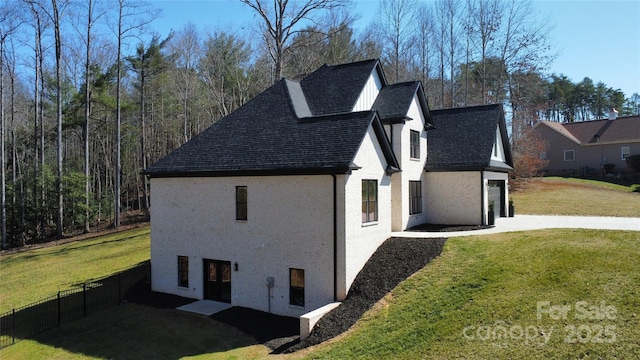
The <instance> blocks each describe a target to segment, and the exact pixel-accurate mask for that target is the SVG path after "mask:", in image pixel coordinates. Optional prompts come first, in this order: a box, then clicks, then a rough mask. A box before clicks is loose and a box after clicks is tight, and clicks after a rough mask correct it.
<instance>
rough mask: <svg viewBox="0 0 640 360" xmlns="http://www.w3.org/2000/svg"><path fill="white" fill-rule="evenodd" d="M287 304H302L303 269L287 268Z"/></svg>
mask: <svg viewBox="0 0 640 360" xmlns="http://www.w3.org/2000/svg"><path fill="white" fill-rule="evenodd" d="M289 304H291V305H296V306H304V270H302V269H291V268H290V269H289Z"/></svg>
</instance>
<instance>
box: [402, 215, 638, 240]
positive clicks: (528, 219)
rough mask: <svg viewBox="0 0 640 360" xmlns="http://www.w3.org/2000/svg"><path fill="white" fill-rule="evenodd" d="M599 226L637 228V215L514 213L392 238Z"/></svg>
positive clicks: (622, 228)
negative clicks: (486, 222)
mask: <svg viewBox="0 0 640 360" xmlns="http://www.w3.org/2000/svg"><path fill="white" fill-rule="evenodd" d="M556 228H563V229H603V230H633V231H640V218H629V217H610V216H555V215H554V216H550V215H516V216H515V217H512V218H497V219H496V226H494V227H492V228H490V229H482V230H471V231H451V232H417V231H415V232H411V231H404V232H394V233H392V234H391V235H392V236H394V237H414V238H415V237H424V238H433V237H454V236H471V235H483V234H495V233H502V232H510V231H526V230H538V229H556Z"/></svg>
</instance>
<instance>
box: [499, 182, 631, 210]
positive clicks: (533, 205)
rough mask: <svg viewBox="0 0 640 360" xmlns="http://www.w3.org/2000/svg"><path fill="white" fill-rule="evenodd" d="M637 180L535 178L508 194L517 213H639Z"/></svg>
mask: <svg viewBox="0 0 640 360" xmlns="http://www.w3.org/2000/svg"><path fill="white" fill-rule="evenodd" d="M638 189H640V184H635V185H633V186H622V185H617V184H611V183H607V182H603V181H596V180H586V179H574V178H560V177H548V178H536V179H532V180H530V181H529V182H528V183H527V184H526V186H524V187H523V188H522V189H519V190H518V191H513V192H512V193H511V194H509V196H510V198H511V199H512V200H513V201H514V205H515V209H516V213H517V214H535V215H580V216H622V217H640V192H639V190H638Z"/></svg>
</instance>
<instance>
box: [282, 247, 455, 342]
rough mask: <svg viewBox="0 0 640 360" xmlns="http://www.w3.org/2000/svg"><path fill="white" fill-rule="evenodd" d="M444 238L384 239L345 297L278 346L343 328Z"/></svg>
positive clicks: (426, 260)
mask: <svg viewBox="0 0 640 360" xmlns="http://www.w3.org/2000/svg"><path fill="white" fill-rule="evenodd" d="M445 241H446V239H445V238H436V239H412V238H391V239H389V240H387V241H386V242H384V243H383V244H382V245H381V246H380V247H379V248H378V250H377V251H376V252H375V253H374V254H373V256H371V258H370V259H369V261H368V262H367V263H366V264H365V266H364V268H363V269H362V271H360V273H359V274H358V276H357V277H356V279H355V280H354V282H353V284H352V285H351V289H350V290H349V293H348V294H347V298H346V299H345V300H344V301H343V302H342V304H340V306H338V307H337V308H335V309H334V310H333V311H331V312H329V313H328V314H326V315H325V316H324V317H322V319H320V321H318V323H317V324H316V326H315V327H314V328H313V331H312V332H311V336H309V338H307V339H305V340H302V341H300V342H298V343H297V344H293V345H292V346H290V347H288V348H285V349H279V350H280V351H282V352H285V353H290V352H294V351H297V350H300V349H304V348H306V347H309V346H313V345H317V344H320V343H322V342H324V341H327V340H329V339H331V338H333V337H336V336H338V335H340V334H342V333H343V332H345V331H347V330H348V329H349V328H350V327H351V326H352V325H353V324H355V323H356V321H358V319H360V318H361V317H362V315H363V314H364V313H365V312H366V311H367V310H369V309H370V308H371V307H372V306H373V305H374V304H375V303H376V302H378V301H379V300H380V299H382V298H383V297H384V296H385V295H386V294H387V293H388V292H389V291H391V290H392V289H393V288H395V287H396V286H397V285H398V284H399V283H400V282H401V281H403V280H405V279H406V278H408V277H409V276H411V275H412V274H413V273H415V272H416V271H418V270H420V269H422V268H423V267H424V266H425V265H427V263H429V261H431V260H432V259H434V258H435V257H437V256H438V255H440V253H442V249H443V247H444V243H445ZM276 352H278V351H276Z"/></svg>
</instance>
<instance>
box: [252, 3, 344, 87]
mask: <svg viewBox="0 0 640 360" xmlns="http://www.w3.org/2000/svg"><path fill="white" fill-rule="evenodd" d="M242 2H243V3H245V4H246V5H248V6H249V7H250V8H252V9H253V10H254V11H256V12H257V13H258V15H259V16H260V17H261V18H262V20H263V26H264V32H263V34H264V38H265V42H266V44H267V47H268V49H269V55H270V56H271V59H272V60H273V65H274V72H273V82H274V83H275V82H277V81H279V80H280V79H281V78H282V72H283V68H284V64H285V61H286V57H287V52H288V49H289V40H290V39H291V36H292V35H294V34H295V32H296V31H295V27H296V25H298V23H299V22H300V21H302V20H305V19H307V20H308V19H310V18H311V15H312V14H315V13H316V12H318V11H321V10H330V9H335V8H338V7H341V6H343V5H345V4H346V0H305V1H301V2H292V3H289V0H242ZM269 9H273V10H269Z"/></svg>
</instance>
